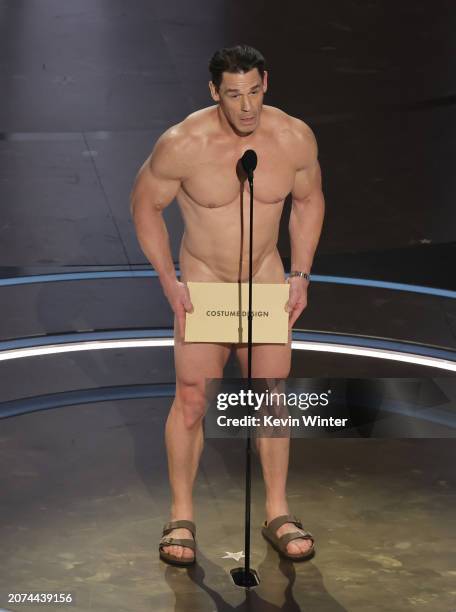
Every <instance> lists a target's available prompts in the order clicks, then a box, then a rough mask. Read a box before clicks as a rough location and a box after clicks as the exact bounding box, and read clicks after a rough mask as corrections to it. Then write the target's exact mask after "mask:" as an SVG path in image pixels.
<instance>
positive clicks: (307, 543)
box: [266, 511, 313, 555]
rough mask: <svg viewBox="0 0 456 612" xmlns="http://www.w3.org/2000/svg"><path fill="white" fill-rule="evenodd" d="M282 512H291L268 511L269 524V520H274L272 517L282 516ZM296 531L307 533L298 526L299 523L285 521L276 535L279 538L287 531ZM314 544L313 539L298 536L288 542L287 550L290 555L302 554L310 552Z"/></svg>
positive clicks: (284, 512)
mask: <svg viewBox="0 0 456 612" xmlns="http://www.w3.org/2000/svg"><path fill="white" fill-rule="evenodd" d="M281 514H289V512H288V511H278V512H266V520H267V524H268V525H269V522H270V521H272V519H274V518H276V516H280V515H281ZM294 531H298V532H299V533H302V534H303V535H304V533H305V532H304V531H303V530H302V529H299V527H297V525H295V524H294V523H284V524H283V525H281V526H280V527H279V528H278V529H277V531H276V535H277V537H278V538H280V536H282V535H284V534H285V533H292V532H294ZM312 546H313V543H312V540H311V539H308V538H306V539H304V538H297V539H296V540H291V542H288V544H287V552H288V553H289V554H290V555H302V554H305V553H306V552H308V551H309V550H310V549H311V548H312Z"/></svg>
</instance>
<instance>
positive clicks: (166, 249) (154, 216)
mask: <svg viewBox="0 0 456 612" xmlns="http://www.w3.org/2000/svg"><path fill="white" fill-rule="evenodd" d="M178 147H179V135H178V131H177V130H176V128H170V129H169V130H167V131H166V132H165V133H164V134H162V136H161V137H160V138H159V139H158V141H157V142H156V144H155V147H154V148H153V150H152V153H151V154H150V155H149V157H148V158H147V159H146V161H145V162H144V164H143V165H142V166H141V168H140V170H139V172H138V174H137V176H136V179H135V182H134V184H133V189H132V191H131V194H130V212H131V215H132V218H133V222H134V224H135V228H136V235H137V238H138V242H139V244H140V246H141V249H142V251H143V253H144V255H145V256H146V257H147V259H148V260H149V261H150V263H151V264H152V266H153V267H154V268H155V270H156V271H157V273H158V276H159V278H160V282H161V284H162V286H163V288H164V289H165V291H166V288H167V287H168V286H170V285H171V284H172V283H173V282H175V281H176V273H175V269H174V263H173V259H172V255H171V249H170V244H169V235H168V231H167V229H166V224H165V221H164V219H163V215H162V211H163V209H164V208H165V207H166V206H168V205H169V204H171V202H172V201H173V199H174V197H175V196H176V194H177V192H178V191H179V188H180V184H181V180H182V177H181V176H180V174H181V170H182V168H181V167H180V164H179V157H178Z"/></svg>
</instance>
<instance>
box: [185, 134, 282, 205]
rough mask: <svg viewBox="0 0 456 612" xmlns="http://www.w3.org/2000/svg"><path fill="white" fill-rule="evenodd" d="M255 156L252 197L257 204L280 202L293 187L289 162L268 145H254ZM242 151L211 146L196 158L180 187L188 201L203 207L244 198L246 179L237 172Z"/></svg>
mask: <svg viewBox="0 0 456 612" xmlns="http://www.w3.org/2000/svg"><path fill="white" fill-rule="evenodd" d="M252 148H254V149H255V151H256V153H257V156H258V164H257V168H256V170H255V174H254V198H255V201H256V202H257V203H259V204H265V205H270V204H278V203H282V202H283V200H284V199H285V198H286V196H287V195H288V194H289V193H290V191H291V189H292V187H293V181H294V170H293V167H292V164H291V163H290V162H289V161H288V160H287V158H286V157H285V156H283V155H282V154H281V151H280V150H277V148H274V145H273V143H271V146H270V147H267V148H266V147H262V148H258V147H253V146H252ZM241 154H242V153H239V152H233V153H230V152H223V151H220V150H216V149H214V150H213V151H209V152H205V154H204V155H202V156H201V158H200V159H197V160H195V162H194V164H193V167H192V172H191V173H190V175H189V177H188V178H187V179H186V180H185V181H184V182H183V184H182V190H183V192H184V193H185V194H186V196H187V197H188V198H190V200H191V201H192V202H193V203H194V204H196V205H198V206H202V207H206V208H219V207H223V206H228V205H229V204H232V203H233V202H234V201H236V200H237V201H239V200H240V198H241V197H244V199H247V198H248V197H249V193H250V189H249V184H248V181H246V180H243V179H242V174H240V173H239V159H240V157H241Z"/></svg>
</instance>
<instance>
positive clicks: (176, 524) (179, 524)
mask: <svg viewBox="0 0 456 612" xmlns="http://www.w3.org/2000/svg"><path fill="white" fill-rule="evenodd" d="M179 528H182V529H188V530H189V531H191V532H192V536H193V537H195V536H196V527H195V523H194V522H193V521H188V520H186V519H179V520H177V521H169V522H168V523H166V524H165V526H164V527H163V535H167V534H168V533H170V531H172V530H173V529H179Z"/></svg>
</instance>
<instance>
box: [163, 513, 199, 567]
mask: <svg viewBox="0 0 456 612" xmlns="http://www.w3.org/2000/svg"><path fill="white" fill-rule="evenodd" d="M179 527H181V528H185V529H189V530H190V531H191V532H192V536H193V540H191V539H190V538H169V537H166V536H167V535H168V533H170V532H171V531H172V530H173V529H178V528H179ZM195 534H196V527H195V523H194V522H193V521H187V520H185V519H181V520H178V521H170V522H169V523H166V524H165V526H164V527H163V537H162V538H161V540H160V544H159V546H158V550H159V551H160V559H162V561H165V563H170V564H171V565H180V566H186V565H192V563H195V559H196V554H195V548H196V541H195ZM163 546H186V547H188V548H191V549H192V550H193V553H194V554H193V558H192V559H184V558H182V557H176V556H175V555H171V554H170V553H167V552H165V551H164V550H162V547H163Z"/></svg>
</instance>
